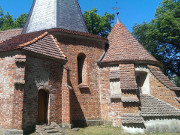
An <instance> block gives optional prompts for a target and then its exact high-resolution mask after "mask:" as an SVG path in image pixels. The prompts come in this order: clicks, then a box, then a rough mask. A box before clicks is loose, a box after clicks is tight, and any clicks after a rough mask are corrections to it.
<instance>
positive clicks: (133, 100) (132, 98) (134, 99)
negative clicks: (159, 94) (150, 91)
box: [121, 96, 139, 102]
mask: <svg viewBox="0 0 180 135" xmlns="http://www.w3.org/2000/svg"><path fill="white" fill-rule="evenodd" d="M121 100H122V102H139V99H138V97H137V96H136V97H121Z"/></svg>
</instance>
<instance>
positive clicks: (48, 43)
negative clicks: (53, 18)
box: [22, 33, 66, 60]
mask: <svg viewBox="0 0 180 135" xmlns="http://www.w3.org/2000/svg"><path fill="white" fill-rule="evenodd" d="M45 34H46V33H45ZM45 34H44V35H45ZM42 36H43V35H42ZM22 47H23V48H22V49H23V50H27V51H30V52H34V53H39V54H42V55H46V56H49V57H54V58H57V59H61V60H66V56H65V55H64V54H63V52H62V51H61V49H60V48H59V46H58V45H57V43H56V41H55V40H54V37H53V36H52V35H49V34H48V35H47V34H46V35H45V36H44V37H43V38H41V39H39V40H37V41H36V42H34V43H31V44H29V45H26V46H24V45H22Z"/></svg>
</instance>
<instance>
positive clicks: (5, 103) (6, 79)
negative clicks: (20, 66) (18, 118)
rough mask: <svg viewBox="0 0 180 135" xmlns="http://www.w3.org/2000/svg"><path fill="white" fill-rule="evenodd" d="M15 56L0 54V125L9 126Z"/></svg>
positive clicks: (10, 123)
mask: <svg viewBox="0 0 180 135" xmlns="http://www.w3.org/2000/svg"><path fill="white" fill-rule="evenodd" d="M15 71H16V64H15V56H14V53H12V55H11V54H10V53H9V54H6V53H4V54H2V53H1V55H0V126H1V127H3V128H11V126H12V121H13V118H12V113H13V112H12V110H13V101H14V99H13V98H14V97H13V94H14V80H15Z"/></svg>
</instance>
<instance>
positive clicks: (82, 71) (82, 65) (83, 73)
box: [77, 53, 87, 84]
mask: <svg viewBox="0 0 180 135" xmlns="http://www.w3.org/2000/svg"><path fill="white" fill-rule="evenodd" d="M77 63H78V84H81V83H83V84H86V83H87V61H86V55H85V54H83V53H80V54H79V55H78V57H77Z"/></svg>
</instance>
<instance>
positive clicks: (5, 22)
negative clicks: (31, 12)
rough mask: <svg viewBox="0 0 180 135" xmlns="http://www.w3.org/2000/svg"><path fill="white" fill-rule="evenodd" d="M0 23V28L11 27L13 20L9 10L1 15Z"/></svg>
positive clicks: (6, 28)
mask: <svg viewBox="0 0 180 135" xmlns="http://www.w3.org/2000/svg"><path fill="white" fill-rule="evenodd" d="M1 23H2V25H1V28H0V29H1V30H8V29H12V28H13V25H14V20H13V17H12V15H10V14H9V12H7V13H6V15H4V16H3V18H2V22H1Z"/></svg>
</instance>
